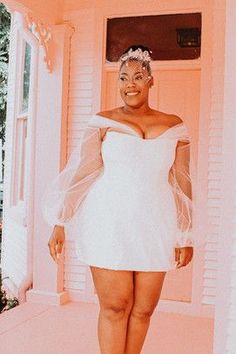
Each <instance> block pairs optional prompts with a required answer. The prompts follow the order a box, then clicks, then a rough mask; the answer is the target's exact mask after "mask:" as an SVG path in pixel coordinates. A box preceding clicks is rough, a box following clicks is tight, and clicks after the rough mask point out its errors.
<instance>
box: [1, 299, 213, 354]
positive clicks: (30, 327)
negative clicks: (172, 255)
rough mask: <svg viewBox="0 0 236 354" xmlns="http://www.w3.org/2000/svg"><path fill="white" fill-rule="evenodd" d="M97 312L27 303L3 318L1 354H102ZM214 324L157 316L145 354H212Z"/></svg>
mask: <svg viewBox="0 0 236 354" xmlns="http://www.w3.org/2000/svg"><path fill="white" fill-rule="evenodd" d="M97 316H98V306H97V305H96V304H86V303H78V302H69V303H67V304H64V305H61V306H56V305H45V304H33V303H24V304H22V305H19V306H17V307H15V308H14V309H11V310H10V311H7V312H5V313H3V314H1V315H0V353H1V354H99V349H98V344H97V338H96V322H97ZM213 326H214V323H213V320H212V319H207V318H199V317H191V316H186V315H181V314H172V313H165V312H158V311H157V312H156V313H155V315H154V316H153V319H152V322H151V326H150V330H149V334H148V337H147V339H146V343H145V347H144V349H143V352H142V354H212V353H213V351H212V343H213Z"/></svg>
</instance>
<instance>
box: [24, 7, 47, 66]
mask: <svg viewBox="0 0 236 354" xmlns="http://www.w3.org/2000/svg"><path fill="white" fill-rule="evenodd" d="M25 19H26V23H27V26H28V28H29V30H30V31H31V32H32V33H33V34H34V35H35V37H36V38H37V39H38V41H39V43H40V44H41V45H42V47H43V49H44V53H45V55H44V61H45V63H46V65H47V68H48V71H49V72H52V69H53V63H52V58H53V50H52V29H51V27H50V26H47V25H44V24H43V23H42V22H41V21H40V20H38V19H37V18H36V17H34V16H33V15H32V14H31V13H26V14H25Z"/></svg>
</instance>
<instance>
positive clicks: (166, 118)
mask: <svg viewBox="0 0 236 354" xmlns="http://www.w3.org/2000/svg"><path fill="white" fill-rule="evenodd" d="M155 116H156V118H158V120H159V122H160V121H162V122H163V124H165V125H167V126H168V127H172V126H175V125H177V124H180V123H183V120H182V119H181V118H180V117H179V116H177V115H176V114H169V113H164V112H160V111H155Z"/></svg>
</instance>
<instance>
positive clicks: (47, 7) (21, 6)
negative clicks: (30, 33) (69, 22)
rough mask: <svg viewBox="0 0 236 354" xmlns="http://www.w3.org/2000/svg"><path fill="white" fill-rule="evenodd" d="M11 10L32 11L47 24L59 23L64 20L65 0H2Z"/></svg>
mask: <svg viewBox="0 0 236 354" xmlns="http://www.w3.org/2000/svg"><path fill="white" fill-rule="evenodd" d="M1 2H2V3H4V4H5V5H6V6H7V8H8V9H9V11H19V12H21V13H31V14H32V15H33V16H34V17H36V18H38V19H39V20H41V21H42V22H44V23H47V24H59V23H62V20H63V11H64V2H65V1H64V0H47V1H46V2H44V1H38V0H19V1H15V0H2V1H1Z"/></svg>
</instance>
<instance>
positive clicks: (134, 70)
mask: <svg viewBox="0 0 236 354" xmlns="http://www.w3.org/2000/svg"><path fill="white" fill-rule="evenodd" d="M152 85H153V78H152V76H151V75H150V74H148V71H147V69H145V68H144V67H143V66H142V63H140V62H138V61H135V60H130V61H128V62H127V64H126V63H124V64H123V65H122V67H121V69H120V72H119V87H120V94H121V98H122V100H123V101H124V103H125V104H126V105H128V106H131V107H134V108H139V107H141V106H143V105H145V104H148V93H149V89H150V87H151V86H152Z"/></svg>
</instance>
